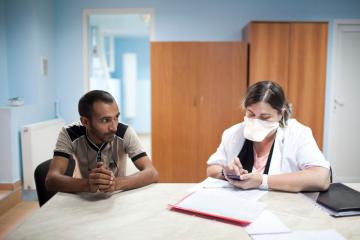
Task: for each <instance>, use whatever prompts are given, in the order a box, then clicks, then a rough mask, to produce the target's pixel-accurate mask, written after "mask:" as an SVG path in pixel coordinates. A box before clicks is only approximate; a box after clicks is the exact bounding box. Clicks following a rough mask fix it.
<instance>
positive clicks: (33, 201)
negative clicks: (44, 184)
mask: <svg viewBox="0 0 360 240" xmlns="http://www.w3.org/2000/svg"><path fill="white" fill-rule="evenodd" d="M139 138H140V142H141V144H142V146H143V147H144V149H145V151H146V152H147V153H148V155H149V156H151V137H150V135H143V134H139ZM127 168H128V169H127V174H131V173H134V172H136V171H137V169H136V168H135V166H134V165H133V164H132V162H131V161H129V163H128V166H127ZM1 194H5V192H2V191H0V196H1ZM22 200H23V201H22V202H21V203H19V204H17V205H16V206H15V207H13V208H11V209H10V210H9V211H7V212H6V213H5V214H3V215H1V216H0V240H1V239H4V238H5V237H6V236H7V235H8V234H9V233H10V232H11V231H12V230H13V229H15V228H16V227H17V226H18V225H19V224H21V223H22V222H23V221H24V220H25V219H26V218H28V217H30V216H31V215H32V214H33V212H34V211H35V210H36V209H38V208H39V203H38V201H37V196H36V191H34V190H23V192H22Z"/></svg>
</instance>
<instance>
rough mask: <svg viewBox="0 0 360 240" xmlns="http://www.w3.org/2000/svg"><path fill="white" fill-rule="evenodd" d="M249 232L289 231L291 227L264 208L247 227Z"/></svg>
mask: <svg viewBox="0 0 360 240" xmlns="http://www.w3.org/2000/svg"><path fill="white" fill-rule="evenodd" d="M245 231H246V232H247V233H248V234H250V235H251V234H267V233H288V232H290V229H289V228H288V227H286V226H285V224H284V223H283V222H281V221H280V219H279V218H278V217H277V216H276V215H275V214H273V213H272V212H271V211H269V210H264V211H263V212H262V213H261V214H260V216H259V217H258V218H257V219H255V221H254V222H253V223H251V224H250V225H249V226H246V227H245Z"/></svg>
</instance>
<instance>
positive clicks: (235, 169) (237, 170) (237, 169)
mask: <svg viewBox="0 0 360 240" xmlns="http://www.w3.org/2000/svg"><path fill="white" fill-rule="evenodd" d="M223 173H224V177H225V179H226V180H228V181H229V180H231V177H230V176H239V177H240V179H241V180H242V177H241V176H242V175H243V174H247V173H248V171H247V170H245V169H244V168H243V166H242V165H241V162H240V159H239V158H238V157H236V158H235V159H234V161H232V162H231V163H229V164H228V165H225V166H223ZM229 182H230V181H229Z"/></svg>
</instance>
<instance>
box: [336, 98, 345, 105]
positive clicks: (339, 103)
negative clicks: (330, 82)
mask: <svg viewBox="0 0 360 240" xmlns="http://www.w3.org/2000/svg"><path fill="white" fill-rule="evenodd" d="M334 103H335V106H339V107H343V106H344V105H345V103H344V102H343V101H340V100H339V99H337V98H335V99H334Z"/></svg>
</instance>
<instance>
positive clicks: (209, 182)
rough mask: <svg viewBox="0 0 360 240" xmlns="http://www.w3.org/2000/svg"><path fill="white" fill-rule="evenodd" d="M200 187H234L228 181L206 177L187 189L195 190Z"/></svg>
mask: <svg viewBox="0 0 360 240" xmlns="http://www.w3.org/2000/svg"><path fill="white" fill-rule="evenodd" d="M202 188H234V187H233V186H232V185H231V184H230V183H229V182H228V181H225V180H221V179H217V178H212V177H208V178H206V179H205V180H204V181H202V182H200V183H198V184H196V185H195V186H193V187H191V188H190V189H189V190H188V191H189V192H195V191H197V190H199V189H202Z"/></svg>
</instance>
